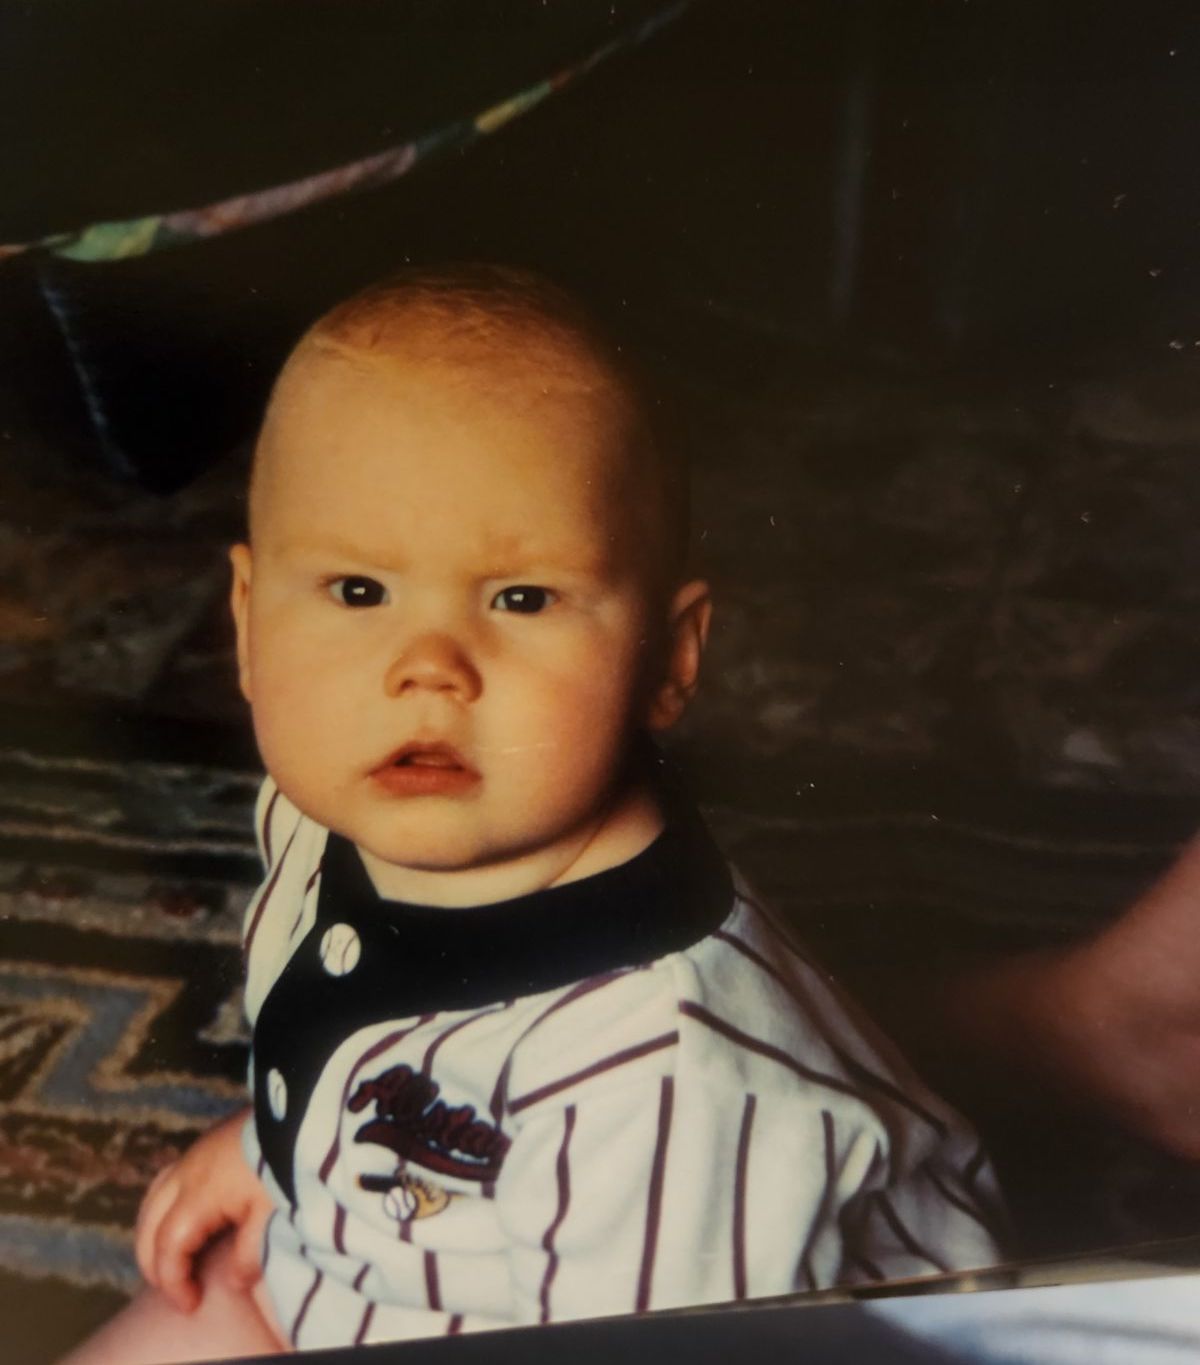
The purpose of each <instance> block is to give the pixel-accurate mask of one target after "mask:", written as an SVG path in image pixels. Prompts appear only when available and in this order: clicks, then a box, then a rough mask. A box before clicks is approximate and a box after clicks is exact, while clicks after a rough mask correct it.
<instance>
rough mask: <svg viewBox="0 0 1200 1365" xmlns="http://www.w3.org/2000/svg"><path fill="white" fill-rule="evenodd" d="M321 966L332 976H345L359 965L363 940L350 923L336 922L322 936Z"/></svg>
mask: <svg viewBox="0 0 1200 1365" xmlns="http://www.w3.org/2000/svg"><path fill="white" fill-rule="evenodd" d="M318 951H319V952H320V954H321V966H322V967H324V968H325V970H326V971H327V972H328V973H329V975H330V976H345V975H346V973H347V972H352V971H353V970H354V969H355V967H357V966H358V959H359V958H360V957H361V956H362V940H361V939H360V938H359V936H358V935H357V934H356V933H355V932H354V930H353V929H352V928H351V927H350V926H349V925H348V924H334V925H331V926H330V927H329V928H328V929H326V930H325V933H324V934H323V935H322V936H321V945H320V948H319V950H318Z"/></svg>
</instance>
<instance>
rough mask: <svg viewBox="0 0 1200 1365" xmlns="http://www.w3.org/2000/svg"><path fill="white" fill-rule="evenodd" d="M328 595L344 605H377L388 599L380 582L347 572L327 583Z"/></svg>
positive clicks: (385, 590)
mask: <svg viewBox="0 0 1200 1365" xmlns="http://www.w3.org/2000/svg"><path fill="white" fill-rule="evenodd" d="M328 587H329V595H330V596H331V597H332V598H333V599H334V601H335V602H340V603H341V604H342V606H344V607H377V606H379V605H380V604H381V603H382V602H386V601H387V600H388V593H387V589H386V588H385V587H384V586H383V584H382V583H378V582H376V580H375V579H373V578H366V577H364V576H363V575H362V574H348V575H347V576H346V577H345V578H335V579H333V580H332V582H330V583H329V585H328Z"/></svg>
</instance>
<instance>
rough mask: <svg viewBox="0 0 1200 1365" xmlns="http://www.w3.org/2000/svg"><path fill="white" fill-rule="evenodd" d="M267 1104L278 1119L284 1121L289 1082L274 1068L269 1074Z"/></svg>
mask: <svg viewBox="0 0 1200 1365" xmlns="http://www.w3.org/2000/svg"><path fill="white" fill-rule="evenodd" d="M267 1103H268V1104H269V1105H270V1106H271V1113H272V1114H273V1115H274V1116H275V1117H276V1118H277V1119H282V1118H283V1116H284V1115H285V1114H286V1113H287V1081H285V1080H284V1079H283V1077H282V1076H281V1075H280V1074H279V1072H278V1071H276V1070H275V1068H274V1067H272V1068H271V1070H270V1071H268V1072H267Z"/></svg>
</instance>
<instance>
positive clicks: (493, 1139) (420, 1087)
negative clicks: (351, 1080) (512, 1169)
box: [349, 1065, 509, 1188]
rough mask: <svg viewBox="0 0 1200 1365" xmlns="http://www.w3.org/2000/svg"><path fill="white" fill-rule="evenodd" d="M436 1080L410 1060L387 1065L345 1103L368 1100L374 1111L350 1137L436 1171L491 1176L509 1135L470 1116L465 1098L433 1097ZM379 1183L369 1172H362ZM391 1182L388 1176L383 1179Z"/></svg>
mask: <svg viewBox="0 0 1200 1365" xmlns="http://www.w3.org/2000/svg"><path fill="white" fill-rule="evenodd" d="M440 1092H441V1087H440V1086H439V1085H438V1084H437V1082H436V1081H433V1080H430V1078H429V1077H428V1076H425V1075H423V1074H422V1073H421V1072H419V1071H414V1070H413V1069H412V1067H411V1066H407V1065H401V1066H393V1067H390V1068H389V1069H388V1070H387V1071H385V1072H384V1073H383V1074H382V1075H381V1076H377V1077H376V1078H375V1079H374V1080H370V1081H364V1082H363V1083H362V1084H361V1085H360V1086H359V1087H358V1089H357V1090H356V1091H355V1092H354V1094H353V1095H351V1097H350V1101H349V1109H350V1112H351V1113H353V1114H359V1113H361V1112H362V1111H363V1110H364V1109H365V1108H366V1107H367V1105H368V1104H371V1103H372V1102H374V1105H375V1117H374V1118H373V1119H371V1120H370V1121H369V1122H367V1123H364V1124H363V1126H362V1127H361V1128H360V1129H359V1130H358V1132H356V1133H355V1135H354V1140H355V1142H374V1143H377V1144H378V1145H379V1146H381V1147H386V1148H387V1149H388V1150H389V1151H392V1152H394V1153H395V1154H396V1156H398V1157H399V1158H400V1161H401V1163H402V1164H403V1163H405V1162H411V1163H412V1164H413V1165H415V1166H421V1167H423V1168H424V1169H425V1170H427V1171H434V1172H436V1173H437V1174H438V1175H450V1176H456V1177H458V1179H460V1180H476V1181H479V1182H480V1183H483V1182H485V1181H490V1180H495V1179H496V1177H497V1176H498V1175H499V1174H500V1167H501V1166H502V1165H503V1163H504V1155H505V1153H506V1152H507V1151H508V1148H509V1140H508V1138H507V1137H505V1135H504V1134H503V1133H502V1132H501V1131H500V1130H499V1128H497V1127H496V1126H495V1125H494V1124H491V1123H488V1122H486V1121H485V1120H484V1119H481V1118H478V1117H476V1113H475V1107H474V1105H470V1104H460V1105H448V1104H447V1103H446V1101H445V1100H443V1099H439V1098H438V1096H439V1094H440ZM367 1180H371V1181H372V1185H373V1186H375V1187H377V1188H381V1187H382V1186H381V1185H380V1183H379V1181H378V1179H377V1178H375V1177H364V1178H363V1185H364V1188H366V1187H367V1183H366V1182H367ZM385 1183H387V1184H388V1185H389V1187H390V1186H391V1184H392V1183H397V1182H393V1181H391V1180H390V1179H385Z"/></svg>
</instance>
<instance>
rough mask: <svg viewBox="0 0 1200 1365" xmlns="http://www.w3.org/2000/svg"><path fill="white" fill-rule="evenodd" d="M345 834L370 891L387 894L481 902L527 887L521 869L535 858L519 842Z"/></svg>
mask: <svg viewBox="0 0 1200 1365" xmlns="http://www.w3.org/2000/svg"><path fill="white" fill-rule="evenodd" d="M347 837H348V838H350V839H351V841H352V842H353V843H354V844H355V846H356V847H357V848H358V851H359V854H360V856H361V857H362V860H363V865H364V866H365V867H366V869H367V872H368V874H369V876H370V878H371V881H372V883H373V884H374V886H375V889H376V891H378V892H379V894H380V895H381V896H383V897H384V898H385V899H388V900H402V901H408V902H410V903H414V904H429V905H458V906H466V905H484V904H487V903H489V902H492V901H501V900H508V899H510V898H511V897H512V896H513V895H515V894H520V893H521V891H523V890H526V889H533V888H532V887H530V888H526V887H525V886H524V881H525V878H524V877H522V875H521V874H522V869H523V865H524V864H525V863H526V861H527V860H529V859H530V855H531V854H532V857H533V859H536V848H528V847H525V846H524V845H522V844H516V845H513V846H510V845H508V844H500V845H493V844H492V843H490V842H487V841H480V840H477V839H471V838H468V837H463V836H461V835H460V836H457V837H455V836H454V835H451V834H446V833H443V834H441V835H440V837H426V838H423V839H421V840H419V841H412V840H408V839H387V840H374V839H373V840H371V841H370V842H363V841H360V840H356V839H354V837H353V835H352V834H349V833H348V834H347ZM535 876H536V874H535Z"/></svg>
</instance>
